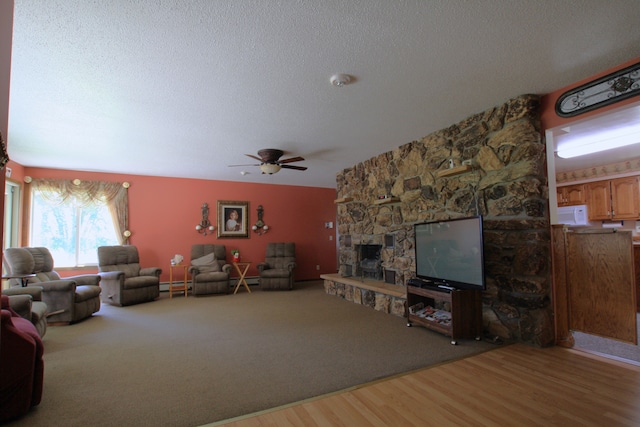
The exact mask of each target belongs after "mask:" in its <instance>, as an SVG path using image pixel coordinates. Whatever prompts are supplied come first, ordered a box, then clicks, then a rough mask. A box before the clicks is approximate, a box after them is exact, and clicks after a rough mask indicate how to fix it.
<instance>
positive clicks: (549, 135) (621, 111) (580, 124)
mask: <svg viewBox="0 0 640 427" xmlns="http://www.w3.org/2000/svg"><path fill="white" fill-rule="evenodd" d="M625 123H640V101H639V102H636V103H633V104H630V105H626V106H623V107H620V108H618V109H612V110H609V111H607V112H605V113H602V114H600V115H596V116H592V117H590V118H588V119H583V120H576V121H575V122H572V123H570V124H567V125H563V126H561V127H558V128H553V129H548V130H547V131H546V135H545V137H546V142H547V159H548V162H547V165H548V166H547V167H548V176H549V206H550V221H551V223H552V224H557V223H558V222H557V219H558V218H557V212H556V209H554V208H553V207H555V206H557V198H556V194H557V193H556V189H557V187H558V186H559V185H561V184H563V182H562V179H564V178H566V177H567V175H571V178H572V180H571V182H570V183H571V184H581V183H586V182H590V181H597V180H603V179H607V178H608V177H622V176H631V175H638V174H640V169H638V167H637V165H639V164H640V147H639V146H638V145H630V146H627V147H622V148H618V149H612V150H607V151H603V152H600V153H595V154H591V155H585V156H580V157H575V158H572V159H561V158H559V157H558V156H557V155H556V147H557V142H558V140H559V139H561V138H562V135H566V134H568V133H584V134H588V133H589V132H590V131H597V130H599V129H602V128H603V127H606V126H609V125H612V126H617V125H620V124H625ZM610 165H615V166H610ZM609 170H610V171H614V170H615V174H611V175H609V176H605V177H603V176H598V174H599V173H603V174H606V173H608V171H609ZM558 178H559V179H558ZM637 225H640V221H624V224H623V226H622V227H623V228H624V229H630V230H631V231H632V232H633V233H634V234H635V233H637V232H636V231H635V229H636V226H637ZM592 227H597V228H602V224H600V223H596V224H592ZM636 325H637V327H638V328H639V329H640V315H638V313H637V312H636ZM572 336H573V339H574V341H575V345H574V348H575V349H577V350H584V351H588V352H592V353H596V354H600V355H605V356H607V357H611V358H614V359H619V360H622V361H626V362H628V363H632V364H638V365H640V346H637V345H633V344H628V343H625V342H622V341H617V340H614V339H609V338H604V337H600V336H596V335H591V334H587V333H583V332H576V331H572Z"/></svg>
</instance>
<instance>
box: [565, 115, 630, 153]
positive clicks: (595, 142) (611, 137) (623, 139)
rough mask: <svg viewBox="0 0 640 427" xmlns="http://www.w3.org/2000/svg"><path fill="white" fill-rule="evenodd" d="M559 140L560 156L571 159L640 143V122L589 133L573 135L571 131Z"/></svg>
mask: <svg viewBox="0 0 640 427" xmlns="http://www.w3.org/2000/svg"><path fill="white" fill-rule="evenodd" d="M558 140H559V141H558V149H557V151H556V152H557V154H558V157H562V158H563V159H570V158H572V157H578V156H584V155H587V154H593V153H598V152H600V151H605V150H611V149H614V148H620V147H626V146H628V145H633V144H638V143H640V123H629V124H625V125H624V126H617V127H612V128H609V129H603V130H602V131H595V132H590V133H588V134H584V133H583V134H580V135H572V134H571V132H569V133H567V134H565V135H562V136H559V137H558Z"/></svg>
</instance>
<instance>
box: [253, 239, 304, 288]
mask: <svg viewBox="0 0 640 427" xmlns="http://www.w3.org/2000/svg"><path fill="white" fill-rule="evenodd" d="M257 267H258V271H259V273H260V278H259V279H258V281H259V284H260V288H261V289H263V290H291V289H293V282H294V275H293V273H294V270H295V268H296V245H295V243H267V251H266V255H265V260H264V262H261V263H259V264H258V266H257Z"/></svg>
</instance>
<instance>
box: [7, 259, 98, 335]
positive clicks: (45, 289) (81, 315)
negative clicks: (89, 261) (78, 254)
mask: <svg viewBox="0 0 640 427" xmlns="http://www.w3.org/2000/svg"><path fill="white" fill-rule="evenodd" d="M4 264H5V269H6V270H7V275H8V276H17V275H32V276H31V277H29V278H28V279H27V287H32V286H37V287H40V288H42V301H43V302H44V303H45V304H46V305H47V310H48V313H49V316H48V317H47V323H48V324H69V323H75V322H78V321H80V320H82V319H86V318H87V317H90V316H91V315H92V314H93V313H96V312H98V311H99V310H100V292H101V289H100V286H99V283H100V276H98V275H96V274H84V275H80V276H73V277H65V278H64V279H61V278H60V275H59V274H58V273H57V272H56V271H55V270H54V269H53V257H52V256H51V252H49V249H47V248H43V247H35V248H7V249H6V250H5V252H4ZM9 283H10V284H11V285H12V286H14V287H19V286H21V282H20V280H19V279H10V280H9Z"/></svg>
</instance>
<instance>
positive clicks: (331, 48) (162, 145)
mask: <svg viewBox="0 0 640 427" xmlns="http://www.w3.org/2000/svg"><path fill="white" fill-rule="evenodd" d="M638 22H640V8H639V7H638V1H637V0H609V1H607V2H604V1H602V0H584V1H579V0H565V1H557V0H536V1H513V0H485V1H481V2H480V1H454V0H442V1H425V0H406V1H400V0H397V1H390V0H351V1H345V0H323V1H317V0H298V1H293V0H280V1H262V0H254V1H251V0H234V1H214V0H190V1H186V0H109V1H101V0H47V1H46V2H42V1H29V0H15V22H14V40H13V59H12V77H11V97H10V111H9V135H8V147H9V154H10V156H11V158H12V159H13V160H15V161H17V162H19V163H21V164H23V165H25V166H38V167H52V168H63V169H76V170H88V171H104V172H116V173H127V174H141V175H154V176H174V177H191V178H202V179H215V180H233V181H247V182H263V183H273V184H292V185H306V186H319V187H335V176H336V173H338V172H339V171H341V170H342V169H344V168H346V167H350V166H353V165H354V164H356V163H358V162H361V161H364V160H366V159H369V158H371V157H373V156H376V155H378V154H380V153H383V152H386V151H389V150H392V149H394V148H396V147H398V146H400V145H402V144H405V143H407V142H410V141H413V140H416V139H419V138H421V137H422V136H425V135H427V134H429V133H431V132H434V131H436V130H439V129H442V128H444V127H447V126H449V125H451V124H454V123H457V122H458V121H460V120H462V119H464V118H466V117H468V116H470V115H472V114H475V113H478V112H481V111H484V110H486V109H487V108H490V107H492V106H495V105H499V104H501V103H503V102H505V101H506V100H508V99H510V98H512V97H515V96H518V95H521V94H525V93H535V94H545V93H549V92H551V91H553V90H556V89H559V88H561V87H564V86H566V85H569V84H572V83H573V82H576V81H578V80H580V79H583V78H586V77H588V76H591V75H593V74H595V73H598V72H601V71H603V70H605V69H607V68H610V67H613V66H616V65H618V64H620V63H622V62H625V61H627V60H630V59H632V58H634V57H637V56H640V27H639V26H638ZM335 73H348V74H350V75H352V76H354V78H355V82H354V83H353V84H351V85H348V86H345V87H342V88H338V87H335V86H332V85H331V84H330V83H329V78H330V77H331V75H332V74H335ZM261 148H278V149H281V150H284V151H285V153H286V154H285V156H284V157H285V158H286V157H291V156H302V157H304V158H305V159H306V160H305V161H304V162H300V163H295V165H300V166H307V167H308V170H307V171H304V172H300V171H295V170H282V171H281V172H279V173H278V174H275V175H261V174H260V171H259V168H257V167H250V166H247V167H235V168H231V167H228V165H230V164H251V163H255V162H254V161H253V160H252V159H249V158H248V157H246V156H244V154H256V152H257V151H258V150H259V149H261ZM242 171H245V172H249V173H247V174H245V175H242V174H241V172H242Z"/></svg>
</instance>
